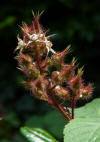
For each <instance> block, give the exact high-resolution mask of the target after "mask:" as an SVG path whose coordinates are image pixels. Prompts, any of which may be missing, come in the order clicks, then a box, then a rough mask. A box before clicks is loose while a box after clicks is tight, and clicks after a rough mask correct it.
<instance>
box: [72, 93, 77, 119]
mask: <svg viewBox="0 0 100 142" xmlns="http://www.w3.org/2000/svg"><path fill="white" fill-rule="evenodd" d="M75 105H76V99H75V94H74V93H73V96H72V99H71V109H72V119H74V110H75Z"/></svg>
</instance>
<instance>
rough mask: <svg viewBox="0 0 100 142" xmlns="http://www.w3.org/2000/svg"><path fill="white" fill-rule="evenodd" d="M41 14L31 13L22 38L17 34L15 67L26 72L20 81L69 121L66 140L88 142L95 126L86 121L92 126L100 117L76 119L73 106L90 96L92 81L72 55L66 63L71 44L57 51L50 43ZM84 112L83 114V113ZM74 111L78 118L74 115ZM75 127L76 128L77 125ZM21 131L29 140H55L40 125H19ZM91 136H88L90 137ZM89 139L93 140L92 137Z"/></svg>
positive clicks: (31, 141) (24, 26) (65, 132)
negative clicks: (67, 103)
mask: <svg viewBox="0 0 100 142" xmlns="http://www.w3.org/2000/svg"><path fill="white" fill-rule="evenodd" d="M40 15H41V14H40ZM40 15H39V14H37V15H34V13H33V16H34V20H33V22H32V24H31V25H30V26H28V25H27V24H26V23H24V22H23V23H22V26H21V31H22V38H20V37H19V35H18V37H17V38H18V46H17V48H16V49H15V52H16V53H17V56H16V59H17V61H18V64H19V67H18V69H19V70H21V71H22V72H23V73H24V75H25V80H24V81H23V82H22V83H23V84H24V86H25V88H27V89H28V90H30V91H31V93H32V95H33V96H34V97H36V98H37V99H40V100H43V101H46V102H47V103H48V104H49V105H50V106H51V107H53V108H55V109H57V110H58V111H60V112H61V114H62V115H63V116H64V117H65V119H66V120H67V122H69V123H68V124H67V125H66V127H65V130H64V135H65V136H64V141H65V142H87V141H88V138H87V134H88V132H91V131H92V129H93V131H94V129H96V128H98V127H96V128H94V127H93V126H91V129H90V127H88V122H89V124H90V125H91V124H92V121H93V122H94V123H95V122H96V123H97V122H98V123H99V122H100V120H99V119H98V118H97V120H96V121H95V120H90V119H89V118H88V122H87V119H86V118H84V119H83V118H77V114H78V112H79V111H80V108H79V109H78V110H77V109H75V106H76V102H77V101H78V100H79V99H81V100H82V99H88V98H90V97H91V93H92V92H93V87H92V85H91V83H88V84H85V83H84V81H83V78H82V75H83V67H82V68H78V66H77V65H76V59H75V58H73V59H72V61H71V62H70V63H69V64H68V63H66V62H65V60H64V59H65V56H66V59H67V55H68V54H69V52H70V45H69V46H67V48H66V49H65V50H63V51H59V52H57V51H55V50H54V49H53V48H52V46H53V44H52V42H51V41H50V38H51V37H52V36H53V35H47V31H46V30H44V29H43V27H42V26H41V25H40V23H39V18H40ZM63 102H69V105H70V106H68V107H67V105H65V103H63ZM88 106H89V104H88ZM85 107H86V106H85ZM81 109H82V108H81ZM85 111H86V110H84V112H83V113H86V112H85ZM75 112H76V118H77V119H76V118H75ZM81 113H82V111H81ZM86 116H87V115H86ZM83 117H84V116H83ZM74 118H75V119H74ZM73 119H74V120H73ZM33 123H34V122H33ZM80 123H82V124H80ZM86 123H87V125H86ZM80 125H81V126H84V128H85V127H86V129H87V131H85V130H84V131H82V132H81V130H80V129H81V127H80ZM90 125H89V126H90ZM76 126H77V127H78V126H79V127H78V128H76ZM96 126H98V125H96ZM75 128H76V129H75ZM73 129H75V131H74V130H73ZM99 129H100V123H99ZM82 130H83V128H82ZM71 132H72V134H71ZM75 132H76V133H77V135H78V133H79V135H81V134H82V133H84V137H81V136H80V137H77V135H76V133H75ZM21 133H22V134H23V135H24V136H25V137H26V138H27V140H28V141H30V142H36V141H39V142H56V140H55V138H53V137H52V136H51V135H49V134H48V133H47V132H45V131H44V130H42V129H39V128H28V127H22V128H21ZM74 133H75V134H74ZM73 135H74V136H75V138H74V137H73ZM85 135H86V136H85ZM99 138H100V135H99ZM75 139H76V140H75ZM90 139H91V137H89V140H90ZM96 139H97V137H94V141H95V140H96ZM86 140H87V141H86ZM88 142H92V140H90V141H88ZM96 142H98V141H96Z"/></svg>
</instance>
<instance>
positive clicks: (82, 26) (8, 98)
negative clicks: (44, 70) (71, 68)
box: [0, 0, 100, 142]
mask: <svg viewBox="0 0 100 142" xmlns="http://www.w3.org/2000/svg"><path fill="white" fill-rule="evenodd" d="M32 10H34V12H37V11H40V12H41V11H43V10H44V13H43V15H42V17H41V19H40V22H41V24H42V25H43V27H44V29H50V32H49V34H53V33H54V34H56V36H54V37H53V38H52V39H51V40H52V42H53V49H55V50H57V51H62V50H63V49H64V48H65V47H66V46H67V45H68V44H71V45H72V53H70V55H69V56H68V58H66V61H70V59H71V58H72V57H73V56H75V57H77V59H78V61H77V63H79V66H80V67H81V66H83V65H84V66H85V67H84V79H85V82H92V83H93V84H94V87H95V90H94V93H93V97H92V98H91V99H94V98H97V97H100V87H99V86H100V69H99V66H100V47H99V46H100V0H95V1H94V0H91V1H89V0H80V1H79V0H1V1H0V116H1V117H2V118H3V120H2V121H0V142H24V139H23V138H22V137H21V136H20V135H19V127H20V126H22V125H27V126H34V127H42V128H44V129H46V130H48V131H49V132H50V133H52V134H53V135H54V136H55V137H56V138H58V139H62V136H63V135H62V129H63V127H64V123H65V122H64V121H63V118H61V116H59V114H57V113H55V112H53V111H52V110H53V109H51V108H50V107H49V106H48V105H47V104H46V103H45V102H41V101H39V100H36V99H34V98H33V97H32V96H31V94H30V92H28V91H27V90H25V89H24V87H22V86H21V85H20V84H19V82H20V80H21V79H22V78H23V75H22V74H21V73H20V71H18V70H17V69H16V67H17V62H16V60H14V56H15V54H14V53H13V51H14V49H15V48H16V46H17V38H16V36H17V34H18V33H19V32H20V28H19V25H21V23H22V21H25V22H26V23H28V24H31V22H32V20H33V17H32V13H31V11H32ZM91 99H89V100H87V101H91ZM87 101H86V102H87ZM84 103H85V102H79V103H78V106H81V105H83V104H84ZM53 118H55V120H54V119H53ZM57 121H58V122H57Z"/></svg>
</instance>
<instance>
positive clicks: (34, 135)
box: [20, 127, 57, 142]
mask: <svg viewBox="0 0 100 142" xmlns="http://www.w3.org/2000/svg"><path fill="white" fill-rule="evenodd" d="M20 132H21V134H22V135H23V136H24V137H25V138H26V139H27V140H28V141H29V142H57V140H56V139H55V138H53V137H52V136H51V135H50V134H49V133H47V132H46V131H45V130H43V129H41V128H30V127H21V128H20Z"/></svg>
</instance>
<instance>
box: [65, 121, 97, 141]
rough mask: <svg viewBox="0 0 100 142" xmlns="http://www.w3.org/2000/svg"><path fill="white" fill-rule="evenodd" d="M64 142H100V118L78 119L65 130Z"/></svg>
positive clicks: (71, 122)
mask: <svg viewBox="0 0 100 142" xmlns="http://www.w3.org/2000/svg"><path fill="white" fill-rule="evenodd" d="M64 142H100V118H76V119H74V120H72V121H70V123H69V124H68V125H66V126H65V129H64Z"/></svg>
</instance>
